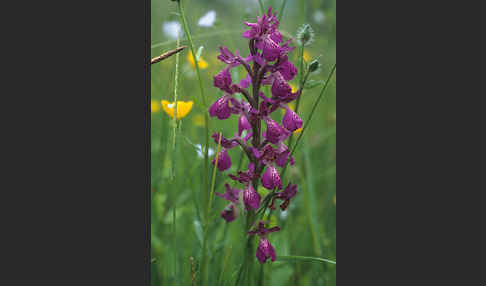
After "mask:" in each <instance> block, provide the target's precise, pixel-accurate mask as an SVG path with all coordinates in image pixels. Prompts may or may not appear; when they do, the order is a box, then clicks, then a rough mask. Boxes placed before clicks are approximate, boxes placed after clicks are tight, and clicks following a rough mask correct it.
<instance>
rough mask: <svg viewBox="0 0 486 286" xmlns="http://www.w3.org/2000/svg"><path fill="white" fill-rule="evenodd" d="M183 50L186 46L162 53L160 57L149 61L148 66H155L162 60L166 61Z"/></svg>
mask: <svg viewBox="0 0 486 286" xmlns="http://www.w3.org/2000/svg"><path fill="white" fill-rule="evenodd" d="M185 48H187V46H181V47H178V48H177V49H173V50H170V51H168V52H166V53H163V54H162V55H160V56H158V57H155V58H153V59H152V60H151V61H150V64H151V65H153V64H156V63H158V62H160V61H163V60H165V59H167V58H168V57H170V56H173V55H175V54H177V53H178V52H180V51H182V50H183V49H185Z"/></svg>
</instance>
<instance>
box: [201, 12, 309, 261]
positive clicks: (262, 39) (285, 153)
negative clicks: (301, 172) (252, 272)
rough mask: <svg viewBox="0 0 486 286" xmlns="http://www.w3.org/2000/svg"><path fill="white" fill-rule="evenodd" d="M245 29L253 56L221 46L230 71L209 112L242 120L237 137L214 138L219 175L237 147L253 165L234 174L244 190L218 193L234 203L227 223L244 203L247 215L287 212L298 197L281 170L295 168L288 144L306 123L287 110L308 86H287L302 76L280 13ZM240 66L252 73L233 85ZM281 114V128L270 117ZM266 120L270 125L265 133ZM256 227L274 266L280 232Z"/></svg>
mask: <svg viewBox="0 0 486 286" xmlns="http://www.w3.org/2000/svg"><path fill="white" fill-rule="evenodd" d="M245 24H246V25H247V26H248V27H250V29H249V30H247V31H245V32H243V37H244V38H247V39H248V40H249V50H250V54H249V55H248V56H247V57H242V56H241V55H240V53H239V52H238V50H236V52H235V53H232V52H231V51H230V50H229V49H228V48H226V47H221V46H220V47H219V49H220V52H221V53H220V54H219V55H218V59H219V60H220V61H222V62H224V63H225V64H226V65H227V66H226V67H225V68H224V69H223V70H222V71H221V72H219V73H218V74H217V75H216V76H215V77H214V86H215V87H217V88H219V89H221V90H222V91H223V95H222V96H221V97H220V98H219V99H218V100H217V101H216V102H215V103H214V104H213V105H212V106H211V107H210V108H209V114H210V116H212V117H217V118H218V119H220V120H225V119H227V118H229V117H230V116H231V115H232V114H235V115H238V116H239V119H238V132H237V135H235V137H233V138H225V137H224V136H223V135H222V134H221V133H214V134H213V136H212V138H213V139H214V141H215V142H216V144H221V150H220V152H219V154H218V155H217V156H216V157H215V159H213V161H212V163H213V165H216V167H217V168H218V169H219V170H220V171H225V170H227V169H229V168H230V167H231V158H230V156H229V155H228V150H230V149H232V148H234V147H236V146H238V145H239V146H241V148H242V149H243V151H244V152H245V153H246V155H247V156H248V159H249V161H250V163H249V165H248V170H246V171H238V173H237V174H230V175H229V177H230V178H231V179H232V180H234V181H237V182H239V183H241V184H243V185H244V189H243V190H239V189H235V188H231V187H230V185H229V184H225V188H226V192H225V193H224V194H221V193H216V195H218V196H220V197H222V198H223V199H225V200H227V201H228V202H229V204H228V205H227V206H226V207H225V208H224V210H223V211H222V213H221V217H222V218H223V219H225V220H226V222H228V223H229V222H232V221H234V220H235V219H236V218H237V216H238V204H240V203H241V202H242V203H243V204H244V206H245V209H246V210H247V211H248V212H251V211H255V212H257V213H264V212H265V210H266V209H267V208H270V209H274V202H275V200H282V201H283V202H282V204H281V205H280V208H281V209H282V210H285V209H286V208H287V207H288V205H289V203H290V200H291V199H292V198H293V197H294V196H295V195H296V194H297V185H293V184H291V183H289V184H288V185H287V186H286V187H285V188H284V187H283V185H282V180H281V178H280V174H279V171H278V170H277V167H280V168H284V167H285V166H286V165H287V164H288V163H290V164H291V165H293V164H294V159H293V158H292V157H291V154H290V153H291V152H290V150H289V148H288V147H287V146H286V145H285V144H284V141H285V140H286V139H287V138H288V137H289V136H290V135H291V134H292V132H294V131H295V130H297V129H299V128H301V127H302V124H303V122H302V119H301V118H300V117H299V116H298V115H297V113H296V112H294V111H293V110H292V109H291V108H290V107H289V106H288V104H289V103H290V102H292V101H294V100H296V99H297V98H298V97H299V96H300V94H301V92H302V85H303V83H301V87H300V88H299V90H297V91H296V92H293V91H292V88H291V86H290V84H289V83H288V81H290V80H292V79H293V78H294V77H295V76H296V75H297V72H298V71H297V68H296V67H295V66H294V65H293V64H292V63H291V62H290V61H289V57H288V53H289V52H291V51H292V50H294V49H295V47H290V46H289V45H290V43H291V41H292V39H290V40H288V41H286V42H284V41H283V36H282V34H281V33H280V31H279V30H278V25H279V22H278V21H277V18H276V13H273V11H272V8H271V7H270V8H269V10H268V13H267V14H264V15H263V16H261V17H258V19H257V23H248V22H245ZM251 63H252V66H251V65H250V64H251ZM237 66H243V67H244V68H245V69H246V71H247V72H248V74H247V75H246V77H245V78H243V79H242V80H241V81H240V82H239V83H233V80H232V78H231V73H230V69H232V68H234V67H237ZM266 85H268V86H271V96H270V97H267V96H266V95H265V94H264V93H263V92H262V91H260V89H261V87H262V86H266ZM250 86H251V89H252V92H251V93H250V91H249V88H250ZM236 93H241V94H242V95H243V96H244V98H245V99H246V100H244V99H242V100H238V99H236V98H235V97H234V96H233V95H234V94H236ZM278 109H284V110H285V115H284V116H283V120H282V125H280V124H279V123H278V122H276V121H275V120H273V119H272V118H271V117H270V115H271V114H272V113H273V112H275V111H276V110H278ZM262 121H264V122H265V123H266V130H265V131H264V132H262ZM245 131H246V132H245ZM245 133H246V134H245ZM216 160H217V162H216ZM262 174H263V175H262ZM260 182H261V184H262V185H263V187H264V188H266V189H268V190H270V191H272V192H271V193H270V194H269V195H268V197H267V198H265V199H264V202H265V203H261V202H262V200H261V197H260V194H259V193H258V192H257V189H258V185H259V183H260ZM282 189H283V190H282ZM277 190H278V191H277ZM270 202H271V203H270ZM255 224H257V227H256V229H254V230H252V231H249V232H248V234H250V235H258V236H259V237H260V243H259V246H258V249H257V253H256V256H257V258H258V260H259V261H260V262H261V263H264V262H265V261H266V260H267V259H268V258H270V259H271V260H272V261H275V258H276V256H275V251H274V248H273V246H272V245H271V244H270V242H269V241H268V239H267V235H268V234H269V233H271V232H274V231H278V230H280V228H279V227H273V228H269V229H267V228H265V224H264V222H262V221H261V220H259V221H258V223H256V222H255Z"/></svg>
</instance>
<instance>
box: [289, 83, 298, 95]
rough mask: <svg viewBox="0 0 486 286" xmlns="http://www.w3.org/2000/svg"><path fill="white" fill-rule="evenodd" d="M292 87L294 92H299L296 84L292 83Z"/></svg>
mask: <svg viewBox="0 0 486 286" xmlns="http://www.w3.org/2000/svg"><path fill="white" fill-rule="evenodd" d="M290 87H291V88H292V92H293V93H296V92H297V87H296V86H295V84H293V83H291V84H290Z"/></svg>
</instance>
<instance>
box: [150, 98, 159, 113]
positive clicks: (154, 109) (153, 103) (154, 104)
mask: <svg viewBox="0 0 486 286" xmlns="http://www.w3.org/2000/svg"><path fill="white" fill-rule="evenodd" d="M150 111H151V112H152V113H157V112H159V111H160V104H159V102H158V101H156V100H151V101H150Z"/></svg>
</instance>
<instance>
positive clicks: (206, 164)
mask: <svg viewBox="0 0 486 286" xmlns="http://www.w3.org/2000/svg"><path fill="white" fill-rule="evenodd" d="M177 4H178V8H179V13H180V18H181V22H182V25H183V27H184V33H185V34H186V36H187V39H188V41H189V47H190V48H191V52H192V57H193V59H194V63H195V66H196V73H197V79H198V81H199V89H200V96H201V103H202V105H203V108H204V109H205V110H207V108H208V105H207V103H206V97H205V96H204V88H203V83H202V79H201V72H200V71H199V63H198V59H197V58H196V51H195V49H194V43H193V41H192V37H191V32H190V31H189V27H188V25H187V21H186V16H185V13H184V8H183V5H182V0H179V1H177ZM204 125H205V132H206V142H205V146H204V173H203V180H204V190H205V195H204V198H205V202H206V207H207V205H208V204H209V196H210V194H209V181H208V175H209V173H208V170H209V158H208V157H209V156H208V147H209V115H208V112H204ZM206 247H207V242H206V241H205V240H204V243H203V250H202V251H203V258H204V260H203V261H202V266H201V271H202V285H203V286H204V285H206V268H207V261H206V259H205V258H206Z"/></svg>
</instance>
